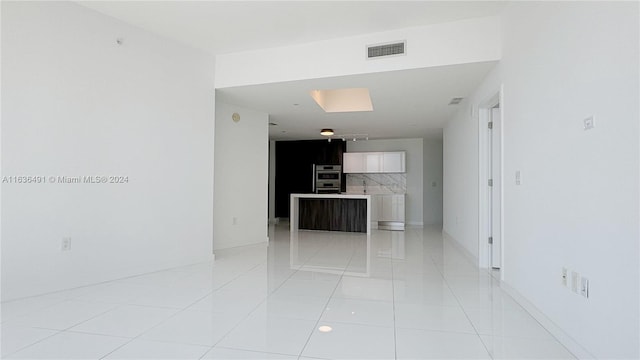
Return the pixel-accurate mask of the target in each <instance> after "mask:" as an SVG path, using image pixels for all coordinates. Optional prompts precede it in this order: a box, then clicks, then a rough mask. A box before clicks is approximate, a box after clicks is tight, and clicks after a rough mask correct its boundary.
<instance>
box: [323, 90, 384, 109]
mask: <svg viewBox="0 0 640 360" xmlns="http://www.w3.org/2000/svg"><path fill="white" fill-rule="evenodd" d="M310 95H311V97H312V98H313V100H315V102H316V103H317V104H318V106H320V107H321V108H322V110H324V111H325V112H328V113H334V112H356V111H373V105H372V104H371V96H370V95H369V89H367V88H350V89H334V90H313V91H311V92H310Z"/></svg>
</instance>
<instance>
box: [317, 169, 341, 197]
mask: <svg viewBox="0 0 640 360" xmlns="http://www.w3.org/2000/svg"><path fill="white" fill-rule="evenodd" d="M341 184H342V166H341V165H315V164H314V165H313V192H314V193H316V194H337V193H340V187H341Z"/></svg>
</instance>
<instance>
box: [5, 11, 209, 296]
mask: <svg viewBox="0 0 640 360" xmlns="http://www.w3.org/2000/svg"><path fill="white" fill-rule="evenodd" d="M118 37H122V38H124V43H123V45H122V46H118V45H117V44H116V38H118ZM2 55H3V56H2V176H19V175H34V176H45V177H49V176H82V175H123V176H128V180H129V182H128V183H126V184H52V183H47V184H6V183H5V184H2V195H3V196H2V299H3V300H7V299H13V298H19V297H24V296H29V295H34V294H40V293H46V292H50V291H55V290H61V289H66V288H72V287H77V286H81V285H86V284H91V283H97V282H101V281H106V280H111V279H115V278H120V277H125V276H131V275H134V274H139V273H145V272H150V271H156V270H160V269H164V268H169V267H175V266H180V265H185V264H190V263H194V262H201V261H207V260H210V259H211V253H212V245H211V244H212V232H213V230H212V216H213V212H212V208H213V202H212V196H213V186H212V184H213V175H212V171H213V130H214V129H213V112H214V111H213V108H214V96H213V95H214V94H213V70H214V66H213V59H212V58H211V57H209V56H206V55H205V54H203V53H201V52H200V51H198V50H195V49H192V48H190V47H187V46H183V45H180V44H178V43H175V42H173V41H171V40H166V39H163V38H160V37H157V36H155V35H152V34H149V33H147V32H144V31H142V30H140V29H138V28H135V27H132V26H128V25H126V24H124V23H122V22H119V21H116V20H114V19H112V18H109V17H106V16H104V15H101V14H98V13H96V12H93V11H91V10H88V9H86V8H83V7H80V6H78V5H75V4H72V3H63V2H38V3H32V2H2ZM63 237H71V239H72V243H71V244H72V248H71V251H68V252H61V251H60V247H61V241H62V238H63Z"/></svg>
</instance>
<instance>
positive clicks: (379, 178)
mask: <svg viewBox="0 0 640 360" xmlns="http://www.w3.org/2000/svg"><path fill="white" fill-rule="evenodd" d="M365 187H366V190H367V191H366V193H367V194H405V193H406V192H407V174H347V192H348V193H363V192H365V191H364V189H365Z"/></svg>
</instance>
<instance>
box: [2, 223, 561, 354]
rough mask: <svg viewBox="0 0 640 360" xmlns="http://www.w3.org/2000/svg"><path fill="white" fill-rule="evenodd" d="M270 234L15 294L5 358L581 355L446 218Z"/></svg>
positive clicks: (7, 318) (6, 311)
mask: <svg viewBox="0 0 640 360" xmlns="http://www.w3.org/2000/svg"><path fill="white" fill-rule="evenodd" d="M270 238H271V241H270V243H269V247H264V246H251V247H244V248H236V249H229V250H225V251H219V252H217V253H216V256H217V257H216V261H215V263H213V264H212V263H203V264H197V265H193V266H188V267H182V268H176V269H171V270H167V271H161V272H156V273H151V274H146V275H141V276H136V277H131V278H127V279H122V280H118V281H112V282H108V283H103V284H98V285H95V286H90V287H84V288H79V289H74V290H70V291H64V292H58V293H53V294H49V295H45V296H39V297H32V298H27V299H23V300H16V301H11V302H6V303H3V304H2V355H3V358H83V359H89V358H91V359H101V358H105V359H134V358H175V359H178V358H179V359H199V358H203V359H219V358H228V359H241V358H242V359H248V358H251V359H266V358H268V359H276V358H286V359H289V358H290V359H295V358H320V359H337V358H351V359H362V358H384V359H394V358H397V359H416V358H458V359H469V358H495V359H499V358H555V359H558V358H573V357H572V356H571V354H570V353H569V352H568V351H567V350H566V349H565V348H564V347H563V346H562V345H560V344H559V343H558V342H557V341H556V340H555V339H554V338H553V337H552V336H551V335H550V334H549V333H548V332H547V331H546V330H545V329H544V328H543V327H542V326H541V325H540V324H538V323H537V322H536V321H535V320H534V319H533V318H532V317H531V316H530V315H529V314H528V313H527V312H526V311H524V310H523V309H522V308H521V307H520V306H519V305H518V303H516V302H515V301H514V300H513V299H512V298H511V297H509V295H507V294H506V293H505V292H503V291H502V290H501V289H500V286H499V282H498V281H497V280H495V279H493V278H492V277H491V276H490V275H489V274H488V273H487V272H485V271H483V270H478V269H477V268H476V267H475V266H474V265H473V264H472V263H471V262H470V261H469V260H467V258H466V257H465V256H464V255H463V254H462V253H461V252H460V251H459V250H458V249H456V248H455V247H452V246H451V245H450V243H449V242H447V241H445V240H443V238H442V234H441V231H440V230H439V228H438V229H437V228H428V227H426V228H424V229H422V228H409V229H408V230H407V231H405V232H391V231H374V232H373V235H372V236H371V239H367V237H366V235H363V234H349V233H325V232H300V233H299V234H294V236H290V234H289V230H288V227H287V224H282V225H279V226H276V227H272V228H271V229H270Z"/></svg>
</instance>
